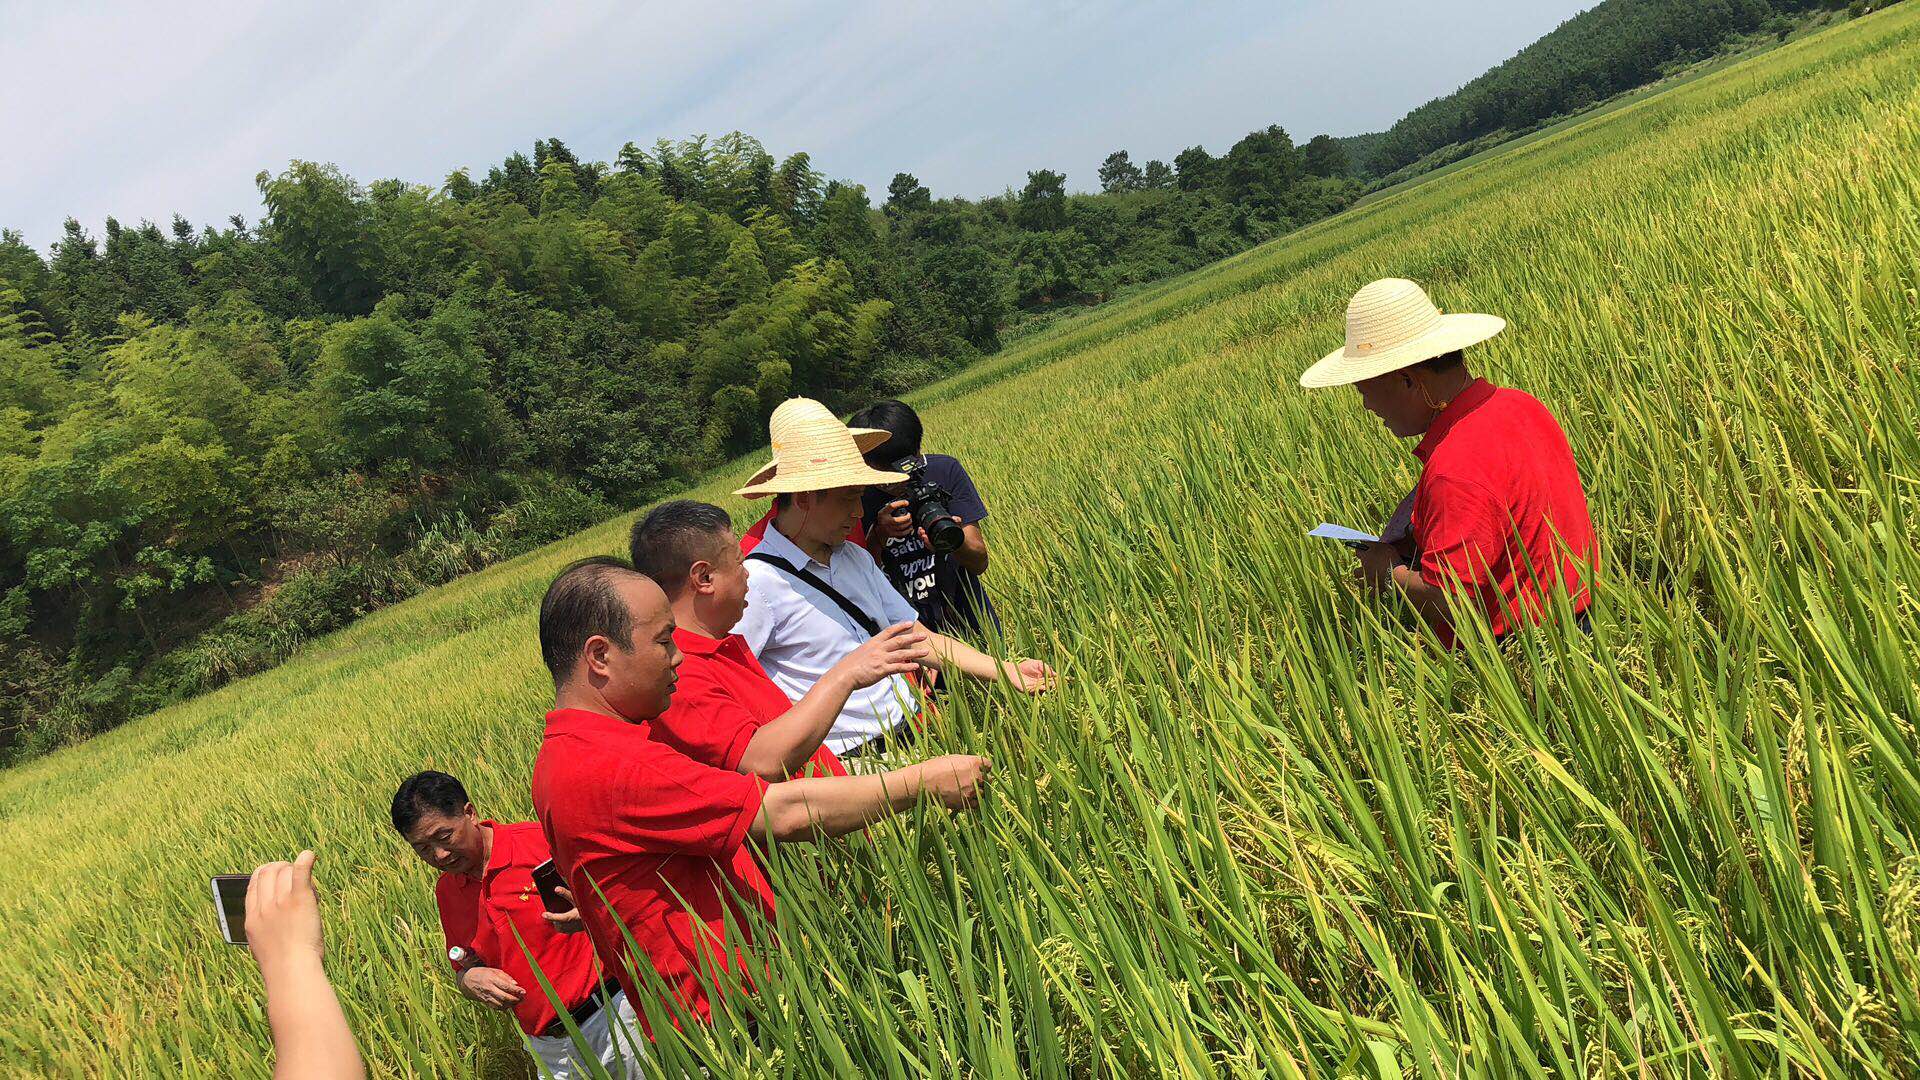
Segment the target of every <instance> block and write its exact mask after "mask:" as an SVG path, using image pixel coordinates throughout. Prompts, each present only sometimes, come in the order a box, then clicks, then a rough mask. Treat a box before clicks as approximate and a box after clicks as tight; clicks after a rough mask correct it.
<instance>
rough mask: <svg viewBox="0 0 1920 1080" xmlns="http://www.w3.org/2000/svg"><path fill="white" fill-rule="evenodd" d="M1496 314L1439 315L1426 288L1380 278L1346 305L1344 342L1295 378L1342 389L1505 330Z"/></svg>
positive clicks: (1307, 384)
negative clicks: (1345, 338)
mask: <svg viewBox="0 0 1920 1080" xmlns="http://www.w3.org/2000/svg"><path fill="white" fill-rule="evenodd" d="M1506 326H1507V320H1505V319H1503V318H1501V317H1500V316H1498V315H1442V314H1441V313H1440V309H1439V308H1437V307H1435V306H1433V301H1432V300H1429V299H1428V298H1427V293H1426V290H1424V289H1422V288H1421V287H1420V286H1418V285H1415V284H1414V283H1413V282H1411V281H1408V280H1407V279H1405V278H1381V279H1380V280H1379V281H1376V282H1373V283H1372V284H1370V285H1367V286H1365V287H1364V288H1362V289H1361V290H1360V291H1359V292H1357V293H1354V294H1353V300H1352V301H1351V302H1349V303H1348V304H1347V343H1346V345H1345V346H1343V347H1341V348H1338V349H1335V350H1334V351H1332V352H1330V353H1328V354H1327V355H1326V356H1324V357H1321V358H1320V362H1319V363H1317V364H1315V365H1313V366H1312V367H1310V368H1308V369H1307V370H1306V373H1305V374H1303V375H1301V376H1300V385H1301V386H1304V387H1307V388H1309V389H1314V388H1318V387H1322V386H1346V385H1348V384H1350V383H1357V382H1360V381H1362V380H1364V379H1371V378H1373V377H1374V376H1375V375H1385V374H1386V373H1387V372H1389V371H1399V370H1400V369H1401V368H1404V367H1412V366H1413V365H1415V364H1417V363H1419V362H1420V361H1422V360H1431V359H1433V358H1434V357H1436V356H1444V355H1446V354H1447V353H1450V352H1452V351H1454V350H1455V349H1464V348H1466V347H1467V346H1469V345H1478V344H1479V343H1481V342H1483V341H1485V340H1487V339H1488V338H1490V337H1492V336H1493V335H1495V334H1497V333H1499V332H1500V331H1502V330H1504V329H1506Z"/></svg>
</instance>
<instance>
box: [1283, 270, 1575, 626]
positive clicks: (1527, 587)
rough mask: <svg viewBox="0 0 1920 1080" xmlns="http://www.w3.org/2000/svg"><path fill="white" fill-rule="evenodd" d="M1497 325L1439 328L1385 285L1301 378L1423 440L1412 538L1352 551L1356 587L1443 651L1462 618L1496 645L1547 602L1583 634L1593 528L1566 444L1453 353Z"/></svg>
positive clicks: (1361, 298) (1484, 321)
mask: <svg viewBox="0 0 1920 1080" xmlns="http://www.w3.org/2000/svg"><path fill="white" fill-rule="evenodd" d="M1506 325H1507V323H1506V320H1505V319H1502V318H1500V317H1499V316H1497V315H1443V314H1441V312H1440V309H1439V308H1437V307H1435V306H1434V303H1433V301H1432V300H1430V299H1428V297H1427V294H1426V292H1425V291H1424V290H1422V289H1421V288H1420V286H1418V285H1416V284H1414V283H1413V282H1411V281H1406V280H1403V279H1400V278H1383V279H1381V280H1379V281H1376V282H1373V283H1372V284H1370V285H1367V286H1366V287H1365V288H1362V289H1361V290H1360V291H1359V292H1357V293H1355V294H1354V297H1353V300H1352V302H1351V303H1349V304H1348V305H1347V341H1346V345H1345V346H1344V347H1342V348H1339V349H1336V350H1334V351H1333V352H1332V353H1329V354H1328V355H1327V356H1325V357H1323V358H1322V359H1321V360H1320V362H1318V363H1316V364H1314V365H1313V366H1312V367H1310V368H1308V369H1307V371H1306V373H1305V374H1303V375H1301V376H1300V385H1301V386H1304V387H1307V388H1310V389H1311V388H1316V387H1325V386H1352V387H1354V388H1355V389H1356V390H1358V391H1359V392H1360V402H1361V404H1362V405H1364V406H1365V407H1366V409H1367V411H1368V412H1371V413H1373V414H1374V415H1375V416H1377V417H1379V418H1380V422H1381V423H1382V424H1384V425H1386V428H1387V430H1388V431H1390V432H1392V433H1393V434H1394V435H1396V436H1398V437H1400V438H1403V439H1410V438H1413V437H1415V436H1419V437H1420V442H1419V444H1418V445H1417V446H1416V447H1415V448H1414V451H1413V453H1414V456H1415V457H1417V458H1419V459H1420V462H1421V471H1420V480H1419V483H1418V484H1417V485H1416V486H1415V487H1414V491H1413V496H1412V504H1411V509H1412V519H1411V530H1410V532H1411V535H1410V536H1408V537H1407V538H1406V539H1405V540H1401V541H1399V542H1394V541H1396V540H1397V539H1398V538H1396V537H1394V536H1392V535H1389V536H1387V537H1386V538H1384V539H1385V542H1381V543H1375V544H1370V545H1366V546H1364V547H1361V548H1360V549H1358V550H1359V556H1360V569H1359V574H1360V576H1361V577H1362V578H1364V579H1365V580H1366V581H1368V582H1370V583H1373V584H1375V585H1377V586H1380V587H1382V588H1387V587H1394V588H1398V589H1399V590H1401V591H1402V592H1404V593H1405V594H1406V595H1407V597H1408V599H1409V600H1411V601H1412V602H1413V605H1414V607H1415V608H1416V609H1418V610H1419V612H1420V613H1421V615H1422V616H1423V617H1425V618H1426V620H1427V621H1428V623H1429V624H1431V625H1432V626H1433V628H1434V630H1435V631H1436V632H1437V633H1438V634H1439V635H1440V637H1441V640H1442V641H1444V642H1446V643H1447V644H1449V645H1451V644H1452V642H1453V624H1452V621H1451V620H1452V617H1453V613H1454V612H1456V611H1458V610H1460V609H1461V608H1463V607H1464V608H1478V609H1479V610H1480V612H1481V613H1482V615H1483V616H1484V617H1485V619H1486V621H1487V624H1488V628H1489V629H1490V630H1491V631H1492V633H1493V636H1494V637H1496V638H1499V637H1504V636H1506V635H1507V634H1509V633H1511V632H1513V631H1514V630H1516V629H1519V628H1521V627H1524V626H1528V625H1532V624H1534V623H1537V622H1539V621H1541V620H1542V619H1543V618H1545V617H1546V616H1547V613H1548V611H1549V610H1550V598H1551V597H1552V596H1553V595H1555V594H1556V593H1561V594H1564V595H1565V596H1566V597H1567V598H1568V599H1569V600H1570V601H1571V604H1572V610H1573V612H1574V613H1575V615H1576V616H1577V618H1578V620H1579V622H1580V624H1581V625H1582V626H1584V625H1585V618H1586V616H1585V613H1586V610H1587V603H1588V589H1587V577H1588V575H1589V574H1590V573H1591V570H1592V567H1593V565H1594V535H1593V522H1592V519H1591V518H1590V516H1589V515H1588V511H1587V495H1586V491H1585V489H1584V488H1582V487H1581V484H1580V473H1579V470H1578V469H1577V468H1576V467H1575V465H1574V461H1573V451H1572V449H1571V448H1570V447H1568V445H1567V437H1566V434H1565V433H1564V432H1562V431H1561V430H1560V425H1559V423H1558V422H1557V421H1555V420H1554V418H1553V414H1552V413H1550V412H1548V411H1547V408H1546V406H1544V405H1542V404H1541V403H1540V402H1539V401H1537V400H1535V399H1534V398H1533V397H1532V396H1530V395H1528V394H1526V393H1523V392H1522V391H1519V390H1512V389H1506V388H1502V387H1497V386H1495V385H1493V384H1492V383H1490V382H1488V381H1487V380H1485V379H1482V378H1476V377H1474V375H1473V374H1472V373H1471V372H1470V371H1468V370H1467V366H1466V362H1465V356H1464V355H1463V353H1462V351H1461V350H1463V349H1465V348H1467V347H1468V346H1470V345H1477V344H1479V343H1480V342H1483V341H1486V340H1487V339H1488V338H1491V337H1493V336H1494V335H1495V334H1498V333H1499V332H1500V331H1501V330H1503V329H1505V328H1506ZM1389 532H1390V534H1391V532H1392V530H1391V529H1390V530H1389Z"/></svg>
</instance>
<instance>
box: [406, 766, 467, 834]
mask: <svg viewBox="0 0 1920 1080" xmlns="http://www.w3.org/2000/svg"><path fill="white" fill-rule="evenodd" d="M472 801H473V800H471V799H469V798H467V789H466V788H465V787H463V786H461V783H460V781H458V780H455V779H454V778H453V777H451V776H448V775H447V774H446V773H443V772H434V771H433V770H432V769H428V770H426V771H425V772H417V773H414V774H413V775H412V776H409V777H407V778H406V779H405V780H402V781H400V790H399V791H396V792H394V793H393V831H395V832H397V833H399V834H400V835H401V836H406V835H407V834H408V833H411V832H412V831H413V827H414V826H415V825H418V824H420V817H421V815H423V814H425V813H426V812H427V811H429V810H431V811H433V812H434V813H436V814H441V815H443V816H446V817H457V816H459V814H460V810H461V808H462V807H464V806H466V805H467V803H469V802H472Z"/></svg>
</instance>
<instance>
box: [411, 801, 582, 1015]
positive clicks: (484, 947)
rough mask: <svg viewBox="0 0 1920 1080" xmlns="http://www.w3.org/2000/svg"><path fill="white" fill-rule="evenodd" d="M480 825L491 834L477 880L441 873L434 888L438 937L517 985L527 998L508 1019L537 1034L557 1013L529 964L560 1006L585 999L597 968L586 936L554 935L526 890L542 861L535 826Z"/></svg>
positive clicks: (541, 840) (543, 843)
mask: <svg viewBox="0 0 1920 1080" xmlns="http://www.w3.org/2000/svg"><path fill="white" fill-rule="evenodd" d="M480 824H481V825H483V826H485V827H486V828H489V829H492V830H493V854H492V855H491V856H489V857H488V859H487V868H486V870H485V871H483V872H482V873H481V875H480V877H479V879H478V880H475V879H473V878H470V877H467V876H465V875H464V874H441V875H440V880H439V881H436V882H434V885H433V901H434V904H435V905H437V906H438V907H439V908H440V931H441V933H443V934H445V935H446V938H447V948H449V949H451V948H453V947H454V946H456V945H458V946H461V947H463V948H466V949H470V950H472V952H473V954H474V955H475V956H477V957H479V958H480V961H481V962H482V963H483V964H485V965H486V966H487V967H493V968H499V969H500V970H501V971H504V972H506V973H507V974H508V975H511V976H512V977H513V981H514V982H517V983H519V984H520V989H522V990H525V991H526V992H527V995H526V996H525V997H523V998H521V999H520V1004H518V1005H516V1006H514V1009H513V1018H514V1019H515V1020H517V1021H519V1023H520V1030H521V1031H524V1032H526V1033H527V1034H529V1035H538V1034H540V1033H541V1032H542V1031H545V1030H546V1028H547V1026H548V1025H549V1024H552V1023H553V1022H554V1021H555V1020H556V1019H558V1018H559V1014H558V1013H556V1012H555V1011H554V1008H553V1004H552V1003H551V1002H550V1001H548V1000H547V994H546V991H544V990H542V989H540V980H539V979H536V978H534V976H533V964H534V963H538V964H539V965H540V971H541V972H542V973H543V974H545V975H546V977H547V981H548V982H551V983H552V984H553V989H554V992H555V993H557V994H559V995H560V1000H562V1001H564V1002H566V1003H567V1007H568V1008H573V1007H575V1006H577V1005H579V1004H581V1003H582V1002H584V1001H586V1000H587V995H589V994H591V993H593V990H594V987H596V986H598V985H599V984H600V964H599V962H598V961H597V960H595V959H594V955H593V942H592V941H591V940H589V939H588V937H587V935H585V934H562V933H560V932H559V931H557V930H555V929H554V928H553V924H551V923H549V922H547V921H546V920H545V919H543V918H541V917H540V916H541V915H542V914H543V913H544V912H545V911H546V910H547V909H546V906H545V905H544V904H543V903H541V901H540V890H538V889H536V888H534V887H533V868H534V867H536V866H539V865H540V864H541V863H543V862H546V861H547V858H548V852H547V839H546V837H544V836H542V835H541V834H540V826H539V825H538V824H536V823H535V822H531V821H517V822H513V823H511V824H507V825H501V824H498V823H496V822H492V821H483V822H481V823H480ZM515 930H518V931H519V932H520V939H521V940H522V941H525V942H526V948H525V949H523V948H521V947H520V941H516V940H514V936H513V934H514V931H515ZM528 950H531V951H532V962H529V961H528Z"/></svg>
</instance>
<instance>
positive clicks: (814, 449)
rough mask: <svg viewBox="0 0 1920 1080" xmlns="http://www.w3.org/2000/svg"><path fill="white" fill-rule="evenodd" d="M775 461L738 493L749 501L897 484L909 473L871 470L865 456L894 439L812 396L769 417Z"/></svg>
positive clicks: (791, 401) (788, 403)
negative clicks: (846, 419)
mask: <svg viewBox="0 0 1920 1080" xmlns="http://www.w3.org/2000/svg"><path fill="white" fill-rule="evenodd" d="M767 432H768V434H770V435H772V436H773V460H772V461H770V462H768V463H767V467H766V468H764V469H761V470H760V471H759V472H757V473H754V474H753V478H752V479H750V480H748V481H747V486H746V487H743V488H741V489H740V490H739V491H736V492H734V494H735V495H739V496H742V497H744V498H748V499H762V498H765V497H767V496H768V495H784V494H787V493H788V492H794V491H827V490H830V489H832V488H845V487H867V486H869V485H872V484H897V483H900V482H901V481H902V480H905V479H906V478H907V474H906V473H899V472H881V471H879V470H878V469H873V468H869V467H868V466H867V462H866V459H865V458H863V457H861V456H860V455H861V454H864V453H866V452H867V451H869V450H871V449H873V448H874V447H876V446H879V445H880V444H881V443H883V442H886V441H887V440H888V439H889V438H891V437H892V436H891V434H890V433H888V432H885V431H880V430H878V429H876V428H850V427H848V426H847V425H845V424H843V423H841V422H840V418H839V417H837V416H835V415H833V413H831V412H829V411H827V407H826V406H825V405H822V404H820V403H819V402H817V401H815V400H813V399H812V398H803V397H801V398H789V399H788V400H786V401H783V402H781V403H780V407H779V408H777V409H775V410H773V416H772V417H771V418H769V419H768V420H767Z"/></svg>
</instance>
